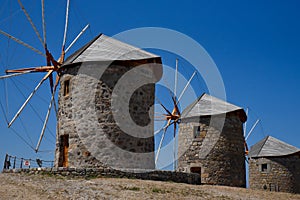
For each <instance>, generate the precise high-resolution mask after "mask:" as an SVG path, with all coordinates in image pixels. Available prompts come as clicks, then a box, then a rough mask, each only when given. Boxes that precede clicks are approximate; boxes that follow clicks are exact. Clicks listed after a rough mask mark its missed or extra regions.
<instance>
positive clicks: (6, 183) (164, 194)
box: [0, 173, 300, 200]
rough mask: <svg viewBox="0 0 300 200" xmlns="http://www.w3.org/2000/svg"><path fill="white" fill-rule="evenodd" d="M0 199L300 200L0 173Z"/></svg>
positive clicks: (197, 187) (165, 185) (239, 190)
mask: <svg viewBox="0 0 300 200" xmlns="http://www.w3.org/2000/svg"><path fill="white" fill-rule="evenodd" d="M0 184H1V186H0V199H31V200H34V199H223V200H227V199H276V200H277V199H279V200H280V199H283V200H286V199H295V200H296V199H300V195H295V194H288V193H275V192H265V191H256V190H249V189H243V188H234V187H225V186H208V185H188V184H182V183H173V182H161V181H148V180H138V179H125V178H90V179H84V178H72V179H71V178H67V177H62V176H53V175H28V174H3V173H1V174H0Z"/></svg>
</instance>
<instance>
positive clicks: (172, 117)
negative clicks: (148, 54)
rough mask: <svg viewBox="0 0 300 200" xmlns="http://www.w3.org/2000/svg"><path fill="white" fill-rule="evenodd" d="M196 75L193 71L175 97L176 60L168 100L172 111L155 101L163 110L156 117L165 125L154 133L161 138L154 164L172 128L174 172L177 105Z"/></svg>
mask: <svg viewBox="0 0 300 200" xmlns="http://www.w3.org/2000/svg"><path fill="white" fill-rule="evenodd" d="M196 74H197V71H194V72H193V74H192V75H191V76H190V78H189V79H188V81H187V83H186V85H185V86H184V88H183V90H182V92H181V93H180V94H179V95H177V86H178V85H177V84H178V59H176V66H175V77H174V93H173V94H172V93H171V91H170V90H169V91H170V98H171V100H172V110H168V109H167V107H166V106H165V105H164V104H163V103H162V102H161V101H160V100H159V99H158V98H156V101H157V102H158V104H160V106H161V107H162V108H163V110H164V111H165V113H164V114H162V116H158V117H157V118H158V119H160V120H162V121H165V125H164V126H163V127H162V128H160V129H159V130H157V131H155V133H154V135H156V134H158V133H160V132H161V131H162V132H163V133H162V136H161V138H160V142H159V146H158V149H157V152H156V156H155V164H156V166H157V163H158V158H159V156H160V152H161V148H162V144H163V142H164V139H165V136H166V133H167V130H168V128H169V127H170V126H173V167H174V170H175V169H176V134H177V128H178V125H179V123H180V121H181V113H182V112H181V110H180V108H179V104H180V100H181V99H182V97H183V95H184V94H185V92H186V90H187V89H188V87H189V86H190V84H191V81H192V80H193V78H194V77H195V75H196Z"/></svg>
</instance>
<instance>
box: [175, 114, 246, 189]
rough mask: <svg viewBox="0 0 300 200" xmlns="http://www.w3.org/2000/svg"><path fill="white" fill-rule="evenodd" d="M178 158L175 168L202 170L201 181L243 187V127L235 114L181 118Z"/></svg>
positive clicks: (189, 170) (188, 170)
mask: <svg viewBox="0 0 300 200" xmlns="http://www.w3.org/2000/svg"><path fill="white" fill-rule="evenodd" d="M224 119H225V121H224ZM211 120H213V122H212V123H210V122H211ZM222 123H224V126H223V129H221V128H220V127H221V126H220V124H222ZM198 126H199V130H198V132H199V133H198V136H197V137H195V128H198ZM178 157H179V159H178V169H177V170H178V171H183V172H192V171H194V172H196V171H197V172H198V173H201V183H204V184H212V185H227V186H235V187H245V186H246V171H245V155H244V137H243V127H242V122H241V120H240V118H239V116H238V114H236V113H229V114H227V115H226V116H225V115H220V116H214V117H213V119H212V118H211V117H201V118H200V119H199V118H192V119H184V120H182V122H181V124H180V129H179V139H178Z"/></svg>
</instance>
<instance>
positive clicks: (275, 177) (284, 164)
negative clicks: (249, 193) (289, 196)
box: [249, 154, 300, 193]
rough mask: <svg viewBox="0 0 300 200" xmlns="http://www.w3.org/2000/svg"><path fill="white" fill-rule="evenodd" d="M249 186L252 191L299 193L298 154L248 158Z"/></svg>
mask: <svg viewBox="0 0 300 200" xmlns="http://www.w3.org/2000/svg"><path fill="white" fill-rule="evenodd" d="M262 165H266V166H267V168H265V169H262ZM249 185H250V188H252V189H260V190H268V191H270V190H271V191H280V192H291V193H300V154H294V155H290V156H282V157H268V158H250V159H249Z"/></svg>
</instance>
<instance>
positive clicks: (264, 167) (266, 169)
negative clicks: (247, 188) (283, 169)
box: [260, 163, 269, 172]
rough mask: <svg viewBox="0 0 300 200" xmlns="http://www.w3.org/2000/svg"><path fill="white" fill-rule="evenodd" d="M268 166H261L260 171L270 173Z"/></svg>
mask: <svg viewBox="0 0 300 200" xmlns="http://www.w3.org/2000/svg"><path fill="white" fill-rule="evenodd" d="M268 166H269V165H268V164H266V163H265V164H261V169H260V171H261V172H268V171H269V168H268Z"/></svg>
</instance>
